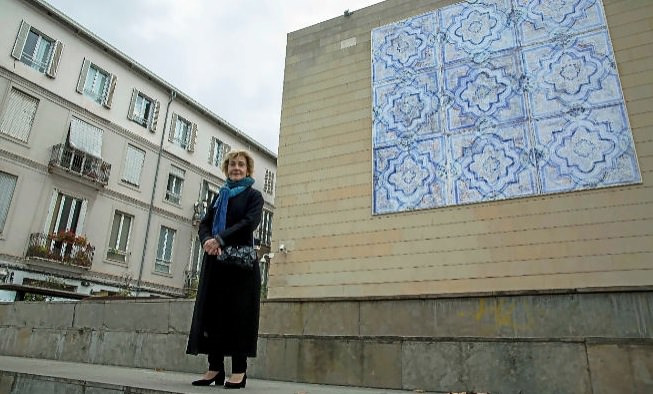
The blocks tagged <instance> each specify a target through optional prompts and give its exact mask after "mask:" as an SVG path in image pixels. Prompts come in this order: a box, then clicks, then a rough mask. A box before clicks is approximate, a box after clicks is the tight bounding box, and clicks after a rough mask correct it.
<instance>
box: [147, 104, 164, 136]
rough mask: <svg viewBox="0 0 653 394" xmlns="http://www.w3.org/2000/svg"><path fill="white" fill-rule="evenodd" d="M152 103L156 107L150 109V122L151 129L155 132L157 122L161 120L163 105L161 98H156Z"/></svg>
mask: <svg viewBox="0 0 653 394" xmlns="http://www.w3.org/2000/svg"><path fill="white" fill-rule="evenodd" d="M152 105H153V107H154V108H152V111H150V119H149V124H150V131H151V132H153V133H154V132H155V131H156V124H157V122H158V121H159V106H160V105H161V103H160V102H159V100H155V101H154V103H153V104H152Z"/></svg>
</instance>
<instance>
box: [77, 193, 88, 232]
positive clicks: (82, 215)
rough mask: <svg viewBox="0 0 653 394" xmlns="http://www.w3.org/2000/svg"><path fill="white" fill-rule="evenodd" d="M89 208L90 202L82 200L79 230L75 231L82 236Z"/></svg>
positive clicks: (78, 223)
mask: <svg viewBox="0 0 653 394" xmlns="http://www.w3.org/2000/svg"><path fill="white" fill-rule="evenodd" d="M87 207H88V200H86V199H83V200H82V206H81V208H80V210H79V219H78V220H77V228H76V229H75V234H81V233H82V230H83V229H84V219H86V209H87Z"/></svg>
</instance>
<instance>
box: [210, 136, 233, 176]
mask: <svg viewBox="0 0 653 394" xmlns="http://www.w3.org/2000/svg"><path fill="white" fill-rule="evenodd" d="M229 151H231V146H230V145H229V144H227V143H225V142H224V141H222V140H220V139H219V138H218V137H215V136H214V137H211V145H210V146H209V164H210V165H212V166H215V167H218V168H221V167H222V160H224V157H225V156H226V155H227V153H229Z"/></svg>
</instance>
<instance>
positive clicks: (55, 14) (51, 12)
mask: <svg viewBox="0 0 653 394" xmlns="http://www.w3.org/2000/svg"><path fill="white" fill-rule="evenodd" d="M23 1H24V2H26V3H29V4H31V5H33V6H35V7H37V8H39V9H41V10H42V11H44V12H45V13H47V14H48V16H50V17H52V18H53V19H55V20H57V21H58V22H60V23H62V24H64V25H67V26H68V27H69V28H70V29H72V30H73V31H74V32H75V33H76V34H78V35H80V36H82V37H83V38H85V39H87V40H88V41H90V42H91V43H93V44H95V45H98V46H99V47H101V48H102V49H103V50H104V51H105V52H106V53H108V54H110V55H112V56H114V57H116V58H117V59H119V60H120V61H122V62H123V63H124V64H126V65H127V66H128V67H129V68H130V69H132V70H134V71H136V72H139V73H141V74H143V75H144V76H146V77H147V78H148V79H150V80H151V81H152V82H155V83H157V84H159V85H161V86H162V87H163V88H164V89H166V90H168V91H174V92H176V94H177V99H178V100H181V101H183V102H185V103H186V104H187V105H190V106H191V107H193V108H194V109H196V110H197V111H198V112H200V113H201V114H202V115H204V116H206V117H208V118H209V119H211V120H213V121H215V122H216V123H218V124H219V125H221V126H223V127H225V128H226V129H227V130H229V131H231V132H232V133H233V134H234V135H235V136H236V137H238V138H240V139H242V140H244V141H245V142H246V143H247V144H251V145H253V146H254V147H255V148H256V149H257V150H259V151H261V152H262V153H264V154H266V155H268V156H270V157H271V158H272V159H273V160H274V161H275V162H276V160H277V155H276V154H275V153H274V152H272V151H271V150H270V149H268V148H267V147H265V146H263V145H262V144H261V143H260V142H258V141H256V140H254V139H253V138H252V137H250V136H249V135H247V134H245V133H244V132H243V131H241V130H240V129H238V128H237V127H236V126H234V125H233V124H231V123H229V122H227V121H226V120H225V119H223V118H221V117H220V116H218V115H217V114H216V113H214V112H213V111H211V110H210V109H208V108H207V107H205V106H204V105H202V104H200V103H199V102H198V101H197V100H195V99H193V98H192V97H190V96H189V95H188V94H186V93H184V92H182V91H181V90H180V89H178V88H176V87H174V86H173V85H172V84H170V83H169V82H167V81H165V80H163V79H162V78H161V77H159V76H158V75H156V74H154V73H153V72H152V71H150V70H149V69H147V68H146V67H145V66H143V65H142V64H140V63H139V62H137V61H136V60H134V59H132V58H131V57H129V56H127V55H126V54H124V53H123V52H121V51H120V50H119V49H117V48H115V47H114V46H112V45H111V44H109V43H108V42H106V41H104V40H103V39H102V38H100V37H98V36H97V35H96V34H95V33H93V32H92V31H90V30H88V29H87V28H85V27H84V26H82V25H80V24H79V23H77V22H75V21H74V20H73V19H72V18H70V17H69V16H67V15H66V14H64V13H63V12H61V11H59V10H58V9H56V8H55V7H53V6H52V5H50V4H48V3H46V2H45V1H43V0H23Z"/></svg>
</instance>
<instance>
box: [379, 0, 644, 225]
mask: <svg viewBox="0 0 653 394" xmlns="http://www.w3.org/2000/svg"><path fill="white" fill-rule="evenodd" d="M372 99H373V114H372V118H373V124H372V135H373V139H372V140H373V149H374V208H373V210H374V213H375V214H382V213H390V212H401V211H408V210H414V209H426V208H435V207H442V206H451V205H458V204H468V203H475V202H481V201H493V200H502V199H508V198H517V197H526V196H533V195H540V194H546V193H557V192H568V191H577V190H584V189H594V188H600V187H608V186H614V185H624V184H632V183H640V182H641V175H640V172H639V167H638V164H637V157H636V154H635V148H634V144H633V138H632V133H631V130H630V126H629V124H628V117H627V114H626V108H625V104H624V99H623V95H622V92H621V86H620V83H619V76H618V74H617V69H616V64H615V59H614V54H613V51H612V47H611V42H610V37H609V35H608V30H607V26H606V20H605V15H604V12H603V6H602V4H601V2H600V0H476V1H467V2H463V3H458V4H455V5H452V6H449V7H446V8H442V9H439V10H435V11H433V12H431V13H428V14H423V15H419V16H416V17H413V18H410V19H407V20H404V21H401V22H398V23H395V24H392V25H387V26H383V27H380V28H378V29H375V30H373V31H372Z"/></svg>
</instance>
